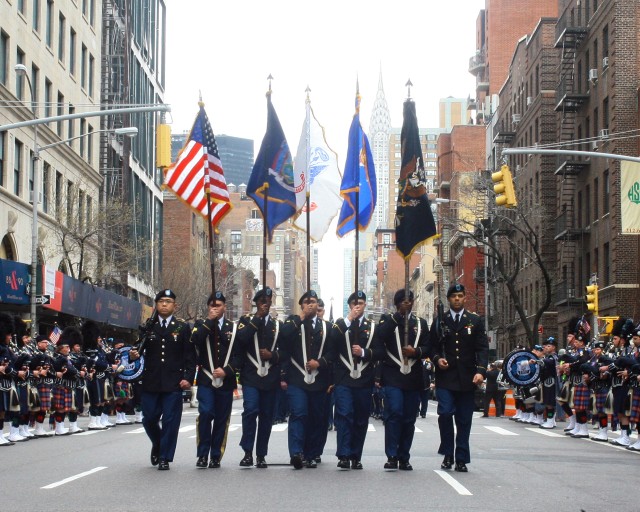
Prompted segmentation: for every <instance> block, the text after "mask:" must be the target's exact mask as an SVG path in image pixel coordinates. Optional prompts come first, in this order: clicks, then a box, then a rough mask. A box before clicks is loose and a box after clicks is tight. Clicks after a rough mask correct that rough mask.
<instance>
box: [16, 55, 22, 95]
mask: <svg viewBox="0 0 640 512" xmlns="http://www.w3.org/2000/svg"><path fill="white" fill-rule="evenodd" d="M16 64H24V52H23V51H22V50H21V49H20V48H19V47H18V49H17V50H16ZM16 96H17V97H18V98H20V99H21V100H24V76H22V75H21V74H19V73H16Z"/></svg>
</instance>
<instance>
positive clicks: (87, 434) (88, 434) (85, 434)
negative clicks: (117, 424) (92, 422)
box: [73, 428, 107, 436]
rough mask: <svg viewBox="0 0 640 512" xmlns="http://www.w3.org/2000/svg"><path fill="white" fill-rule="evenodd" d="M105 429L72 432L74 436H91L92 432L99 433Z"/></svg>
mask: <svg viewBox="0 0 640 512" xmlns="http://www.w3.org/2000/svg"><path fill="white" fill-rule="evenodd" d="M106 431H107V429H106V428H105V429H104V430H86V431H85V432H79V433H77V434H73V435H74V436H92V435H93V434H100V433H102V432H106Z"/></svg>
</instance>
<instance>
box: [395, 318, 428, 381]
mask: <svg viewBox="0 0 640 512" xmlns="http://www.w3.org/2000/svg"><path fill="white" fill-rule="evenodd" d="M416 321H417V323H418V332H417V333H416V339H415V340H414V341H413V345H412V346H413V348H416V344H417V343H418V340H419V339H420V332H421V331H422V325H421V324H420V319H419V318H418V317H416ZM395 333H396V345H397V346H398V355H400V354H402V347H401V344H400V326H399V325H398V326H397V327H396V329H395ZM387 355H388V356H389V357H390V358H391V359H392V360H393V361H394V362H395V363H396V364H397V365H398V366H400V373H402V374H403V375H408V374H409V373H410V372H411V367H412V366H413V365H414V364H415V363H416V361H417V359H411V360H409V359H407V364H405V362H404V358H403V360H402V361H400V359H398V358H397V357H396V356H395V355H393V354H392V353H391V351H390V350H389V349H387Z"/></svg>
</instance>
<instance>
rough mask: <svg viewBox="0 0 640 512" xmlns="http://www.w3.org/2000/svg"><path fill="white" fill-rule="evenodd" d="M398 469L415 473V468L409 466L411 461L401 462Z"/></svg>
mask: <svg viewBox="0 0 640 512" xmlns="http://www.w3.org/2000/svg"><path fill="white" fill-rule="evenodd" d="M398 469H399V470H400V471H413V466H412V465H411V464H409V461H406V462H401V463H400V464H399V465H398Z"/></svg>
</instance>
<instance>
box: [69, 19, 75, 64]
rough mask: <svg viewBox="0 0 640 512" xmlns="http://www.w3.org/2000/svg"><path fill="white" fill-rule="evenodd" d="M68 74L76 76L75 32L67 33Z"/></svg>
mask: <svg viewBox="0 0 640 512" xmlns="http://www.w3.org/2000/svg"><path fill="white" fill-rule="evenodd" d="M69 73H71V74H72V75H75V74H76V31H75V30H73V29H71V32H70V33H69Z"/></svg>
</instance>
